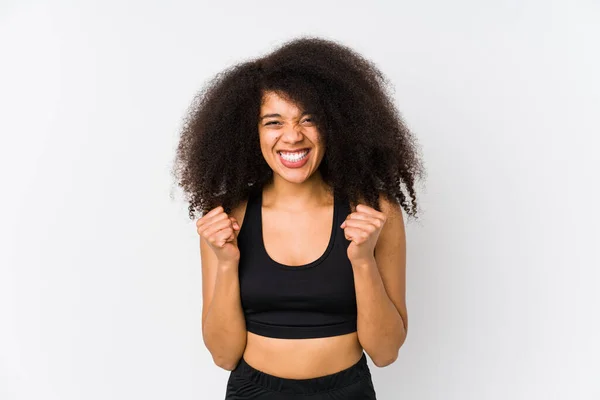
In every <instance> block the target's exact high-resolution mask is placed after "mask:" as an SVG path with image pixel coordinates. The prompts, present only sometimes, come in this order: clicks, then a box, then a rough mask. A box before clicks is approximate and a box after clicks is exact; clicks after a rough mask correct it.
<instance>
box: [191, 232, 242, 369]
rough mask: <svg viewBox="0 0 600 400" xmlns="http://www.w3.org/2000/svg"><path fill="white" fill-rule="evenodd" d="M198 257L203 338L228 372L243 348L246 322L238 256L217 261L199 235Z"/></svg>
mask: <svg viewBox="0 0 600 400" xmlns="http://www.w3.org/2000/svg"><path fill="white" fill-rule="evenodd" d="M236 233H237V232H236ZM236 246H237V242H236ZM200 256H201V262H202V337H203V339H204V343H205V345H206V348H207V349H208V351H209V352H210V353H211V355H212V357H213V360H214V362H215V364H217V365H218V366H219V367H221V368H223V369H226V370H228V371H231V370H233V369H234V368H235V367H236V365H237V364H238V362H239V360H240V359H241V358H242V354H243V353H244V349H245V348H246V321H245V319H244V313H243V311H242V304H241V299H240V283H239V278H238V263H239V258H237V259H235V258H234V259H230V260H228V261H220V260H219V259H218V258H217V257H216V255H215V253H214V251H213V250H212V248H211V247H210V245H209V244H208V242H207V241H206V240H205V239H204V238H203V237H202V236H200Z"/></svg>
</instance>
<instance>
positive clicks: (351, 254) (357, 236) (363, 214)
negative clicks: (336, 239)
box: [340, 204, 386, 264]
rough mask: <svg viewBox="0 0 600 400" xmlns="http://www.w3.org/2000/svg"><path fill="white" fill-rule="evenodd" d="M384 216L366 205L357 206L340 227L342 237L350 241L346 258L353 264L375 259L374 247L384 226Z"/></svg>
mask: <svg viewBox="0 0 600 400" xmlns="http://www.w3.org/2000/svg"><path fill="white" fill-rule="evenodd" d="M385 220H386V216H385V214H384V213H382V212H379V211H377V210H375V209H373V208H371V207H369V206H367V205H364V204H358V205H357V206H356V211H355V212H353V213H351V214H349V215H348V217H347V218H346V220H345V221H344V222H343V223H342V225H341V226H340V227H341V228H342V229H344V236H346V239H348V240H351V243H350V245H349V246H348V258H349V259H350V262H351V263H353V264H358V263H360V262H368V261H371V260H373V259H374V258H375V245H376V244H377V239H378V238H379V234H380V233H381V228H383V225H384V224H385Z"/></svg>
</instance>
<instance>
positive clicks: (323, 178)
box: [176, 37, 424, 400]
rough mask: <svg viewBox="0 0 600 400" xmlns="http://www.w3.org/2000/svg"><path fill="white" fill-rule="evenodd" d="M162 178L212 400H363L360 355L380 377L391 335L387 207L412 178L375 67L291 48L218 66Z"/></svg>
mask: <svg viewBox="0 0 600 400" xmlns="http://www.w3.org/2000/svg"><path fill="white" fill-rule="evenodd" d="M176 168H177V173H178V177H179V183H180V185H181V186H182V187H183V189H184V191H185V193H186V194H187V195H188V200H189V202H190V206H189V212H190V218H194V215H195V212H196V211H201V212H202V217H201V218H200V219H198V220H197V223H196V225H197V231H198V234H199V236H200V253H201V262H202V296H203V307H202V334H203V339H204V343H205V344H206V346H207V348H208V350H209V351H210V353H211V354H212V357H213V359H214V362H215V363H216V364H217V365H218V366H220V367H222V368H224V369H226V370H229V371H231V374H230V377H229V381H228V384H227V390H226V399H229V400H233V399H311V400H320V399H375V390H374V388H373V384H372V381H371V374H370V371H369V367H368V366H367V361H366V356H365V354H366V355H368V356H369V357H370V358H371V360H372V362H373V363H374V364H375V365H376V366H378V367H384V366H387V365H389V364H391V363H392V362H394V361H395V360H396V358H397V356H398V351H399V349H400V347H401V346H402V344H403V343H404V340H405V338H406V333H407V328H408V319H407V309H406V304H405V264H406V253H405V236H404V221H403V216H402V209H404V210H405V211H406V213H407V214H408V215H409V216H412V217H416V215H417V203H416V196H415V188H414V185H415V182H416V179H417V178H418V177H420V176H422V175H423V174H424V170H423V168H422V165H421V161H420V158H419V156H418V151H417V146H416V142H415V140H414V138H413V137H412V136H411V134H410V132H409V131H408V129H407V128H406V126H405V125H404V124H403V122H402V120H401V118H400V116H399V113H398V112H397V111H396V109H395V108H394V105H393V102H392V100H391V99H390V97H389V96H388V95H387V91H386V80H385V78H384V76H383V74H382V73H381V72H380V71H379V70H378V69H377V67H376V66H375V65H373V63H371V62H369V61H367V60H365V59H364V58H363V57H361V56H360V55H359V54H357V53H356V52H355V51H353V50H351V49H349V48H348V47H346V46H343V45H341V44H339V43H335V42H333V41H329V40H324V39H319V38H309V37H304V38H299V39H295V40H292V41H289V42H287V43H285V44H283V45H281V46H280V47H279V48H277V49H276V50H274V51H273V52H272V53H270V54H268V55H266V56H264V57H261V58H257V59H254V60H251V61H248V62H244V63H240V64H238V65H235V66H233V67H231V68H229V69H227V70H226V71H224V72H222V73H221V74H218V75H217V76H216V77H215V78H214V79H213V80H212V81H211V82H209V84H208V85H207V86H206V87H205V88H204V89H203V90H202V91H201V93H200V94H199V95H198V97H197V99H196V101H195V102H194V104H193V105H192V107H191V109H190V111H189V114H188V118H187V119H186V123H185V125H184V129H183V132H182V135H181V139H180V143H179V146H178V149H177V161H176ZM401 184H404V185H405V188H406V189H405V190H406V192H407V193H404V192H403V191H402V188H401Z"/></svg>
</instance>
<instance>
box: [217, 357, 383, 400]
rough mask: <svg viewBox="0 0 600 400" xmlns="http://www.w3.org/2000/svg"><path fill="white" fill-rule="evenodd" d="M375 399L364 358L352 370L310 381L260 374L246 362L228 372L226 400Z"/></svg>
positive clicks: (260, 372)
mask: <svg viewBox="0 0 600 400" xmlns="http://www.w3.org/2000/svg"><path fill="white" fill-rule="evenodd" d="M250 399H261V400H288V399H289V400H292V399H293V400H303V399H306V400H309V399H310V400H326V399H327V400H338V399H340V400H341V399H344V400H375V399H376V397H375V389H374V388H373V382H372V380H371V372H370V371H369V367H368V365H367V358H366V355H365V354H364V353H363V355H362V357H361V359H360V360H359V361H358V362H357V363H356V364H354V365H352V366H351V367H349V368H347V369H345V370H342V371H339V372H336V373H334V374H330V375H325V376H319V377H315V378H309V379H289V378H280V377H277V376H274V375H270V374H267V373H265V372H262V371H260V370H258V369H256V368H254V367H252V366H251V365H249V364H248V363H247V362H246V360H245V359H243V358H242V359H241V360H240V362H239V363H238V365H237V367H236V368H235V369H234V370H233V371H231V374H230V376H229V380H228V382H227V392H226V396H225V400H250Z"/></svg>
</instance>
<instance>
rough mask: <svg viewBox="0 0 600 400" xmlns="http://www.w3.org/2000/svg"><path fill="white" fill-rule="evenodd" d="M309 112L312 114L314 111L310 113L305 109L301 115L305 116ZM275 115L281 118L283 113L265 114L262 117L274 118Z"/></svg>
mask: <svg viewBox="0 0 600 400" xmlns="http://www.w3.org/2000/svg"><path fill="white" fill-rule="evenodd" d="M307 114H312V113H310V112H308V111H304V112H303V113H302V114H300V117H303V116H305V115H307ZM273 117H279V118H281V114H265V115H263V116H262V117H260V119H261V120H263V119H265V118H273Z"/></svg>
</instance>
